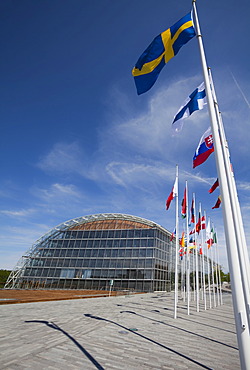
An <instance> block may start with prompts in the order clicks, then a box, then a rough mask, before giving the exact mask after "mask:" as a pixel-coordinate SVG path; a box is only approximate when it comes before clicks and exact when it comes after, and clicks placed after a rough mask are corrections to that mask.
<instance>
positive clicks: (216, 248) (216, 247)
mask: <svg viewBox="0 0 250 370" xmlns="http://www.w3.org/2000/svg"><path fill="white" fill-rule="evenodd" d="M214 232H215V235H216V242H215V250H216V254H217V261H218V266H220V261H219V252H218V246H217V242H218V241H217V231H216V230H214ZM219 286H220V304H221V305H222V304H223V302H222V290H221V275H220V270H219Z"/></svg>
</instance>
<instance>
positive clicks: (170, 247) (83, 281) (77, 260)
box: [5, 213, 175, 292]
mask: <svg viewBox="0 0 250 370" xmlns="http://www.w3.org/2000/svg"><path fill="white" fill-rule="evenodd" d="M170 237H171V233H170V232H169V231H167V230H166V229H165V228H163V227H162V226H159V225H157V224H156V223H154V222H152V221H149V220H146V219H143V218H140V217H136V216H131V215H124V214H116V213H106V214H105V213H104V214H97V215H90V216H85V217H80V218H76V219H72V220H70V221H67V222H65V223H62V224H60V225H59V226H57V227H55V228H54V229H52V230H51V231H50V232H48V233H47V234H45V235H43V236H42V237H41V238H40V239H39V240H38V241H37V242H36V243H35V244H34V245H33V247H32V248H31V249H30V250H28V251H27V253H26V254H25V255H24V256H23V257H22V258H21V259H20V261H19V262H18V264H17V266H16V267H15V268H14V270H13V271H12V273H11V274H10V276H9V279H8V281H7V283H6V285H5V288H8V289H108V288H109V286H110V284H111V285H112V288H113V289H115V290H124V289H129V290H134V291H141V292H150V291H155V290H170V289H171V284H173V276H174V262H175V242H174V243H173V242H171V241H170ZM171 280H172V281H171Z"/></svg>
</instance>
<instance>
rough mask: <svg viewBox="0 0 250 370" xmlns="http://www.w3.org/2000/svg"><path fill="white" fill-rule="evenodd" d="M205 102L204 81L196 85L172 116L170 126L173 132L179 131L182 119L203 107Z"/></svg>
mask: <svg viewBox="0 0 250 370" xmlns="http://www.w3.org/2000/svg"><path fill="white" fill-rule="evenodd" d="M205 104H207V98H206V91H205V86H204V82H202V84H200V86H198V87H197V88H196V89H195V90H194V91H193V92H192V94H191V95H189V97H188V98H187V99H186V100H185V102H184V103H183V105H182V106H181V108H180V109H179V110H178V112H177V114H176V116H175V117H174V120H173V123H172V128H173V129H174V131H175V132H179V131H181V129H182V126H183V119H184V118H187V117H189V116H190V115H191V114H192V113H193V112H195V111H196V110H200V109H203V107H204V105H205Z"/></svg>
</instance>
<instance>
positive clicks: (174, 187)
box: [166, 178, 177, 210]
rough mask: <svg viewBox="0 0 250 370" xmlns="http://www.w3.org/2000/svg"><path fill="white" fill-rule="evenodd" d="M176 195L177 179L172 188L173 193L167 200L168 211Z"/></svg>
mask: <svg viewBox="0 0 250 370" xmlns="http://www.w3.org/2000/svg"><path fill="white" fill-rule="evenodd" d="M176 195H177V178H176V179H175V183H174V186H173V188H172V191H171V193H170V194H169V196H168V199H167V200H166V210H168V209H169V207H170V204H171V202H172V200H173V199H174V198H175V197H176Z"/></svg>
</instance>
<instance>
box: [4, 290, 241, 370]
mask: <svg viewBox="0 0 250 370" xmlns="http://www.w3.org/2000/svg"><path fill="white" fill-rule="evenodd" d="M173 299H174V296H173V294H170V293H162V292H161V293H147V294H137V295H125V296H118V297H110V298H109V297H103V298H89V299H77V300H66V301H55V302H39V303H23V304H9V305H1V306H0V317H1V320H0V356H1V358H0V368H1V369H33V370H39V369H51V370H52V369H72V370H74V369H107V370H108V369H126V370H134V369H137V370H138V369H178V370H180V369H199V368H205V369H218V370H222V369H230V370H237V369H240V364H239V353H238V348H237V340H236V331H235V324H234V317H233V309H232V301H231V295H230V294H226V295H224V296H223V305H221V306H218V307H215V308H212V309H208V310H206V311H205V310H204V309H203V308H202V307H201V310H200V312H198V313H197V312H196V306H195V302H192V304H191V312H190V315H187V309H186V303H185V302H183V301H182V300H179V303H178V318H177V319H174V318H173V308H174V301H173Z"/></svg>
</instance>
